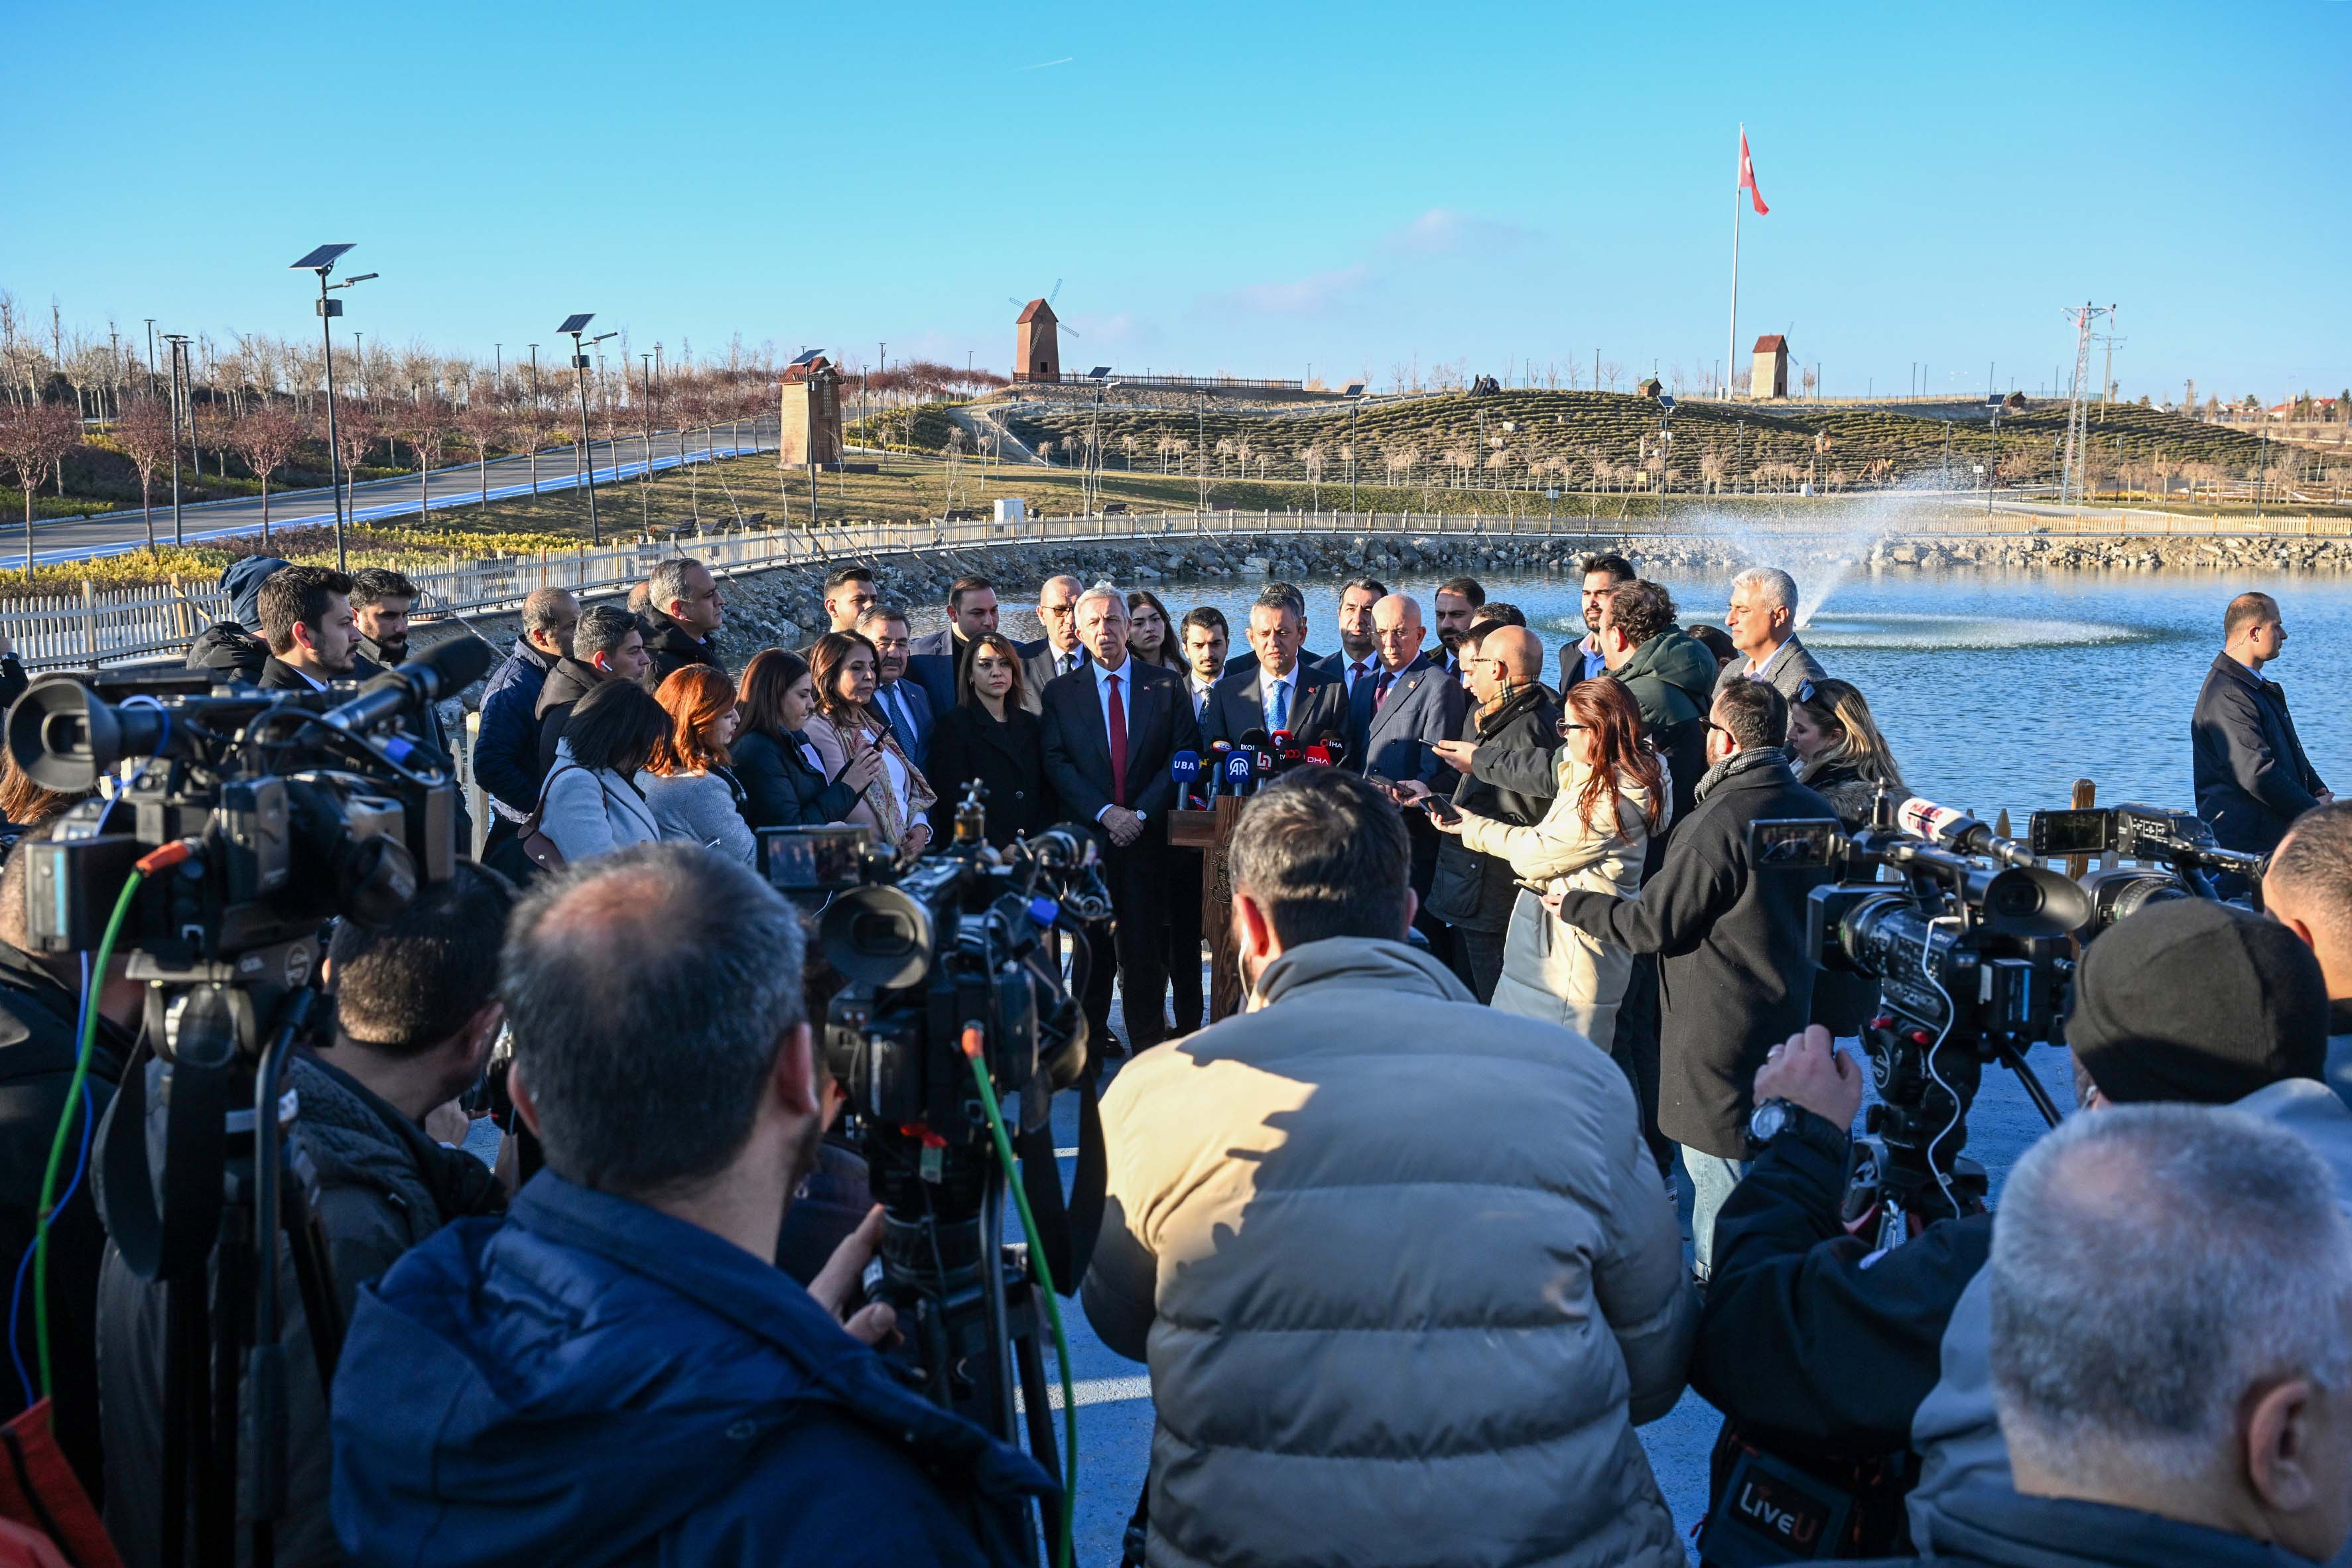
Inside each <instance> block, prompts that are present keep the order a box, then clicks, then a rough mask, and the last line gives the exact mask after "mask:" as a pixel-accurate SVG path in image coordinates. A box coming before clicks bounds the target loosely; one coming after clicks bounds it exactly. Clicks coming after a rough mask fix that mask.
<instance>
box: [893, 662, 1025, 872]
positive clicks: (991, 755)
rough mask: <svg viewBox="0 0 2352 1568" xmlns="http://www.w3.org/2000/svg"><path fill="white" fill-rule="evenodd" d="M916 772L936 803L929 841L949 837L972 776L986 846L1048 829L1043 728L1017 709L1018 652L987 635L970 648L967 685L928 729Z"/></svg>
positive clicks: (1003, 844)
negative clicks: (935, 794)
mask: <svg viewBox="0 0 2352 1568" xmlns="http://www.w3.org/2000/svg"><path fill="white" fill-rule="evenodd" d="M929 747H930V750H929V753H928V755H927V757H926V760H925V762H924V764H923V771H924V773H926V774H927V775H928V776H929V779H930V781H931V787H932V788H933V789H936V790H938V791H939V793H940V798H939V801H938V803H937V804H936V805H933V806H932V807H931V842H932V843H934V844H945V843H947V842H949V840H950V839H951V838H952V837H954V834H955V814H956V807H957V806H959V805H961V804H962V803H963V794H964V785H965V784H969V783H970V782H971V780H973V779H978V780H979V781H980V782H981V784H982V787H983V788H984V789H985V790H986V791H987V793H986V794H985V795H982V796H981V804H982V806H984V807H985V808H986V810H987V813H988V841H989V842H990V843H991V844H993V845H995V846H996V847H999V848H1003V847H1004V846H1005V845H1007V844H1010V843H1012V842H1013V838H1014V837H1016V836H1018V835H1021V834H1024V833H1028V834H1034V833H1041V832H1043V831H1045V829H1046V828H1048V827H1051V826H1053V825H1054V814H1055V800H1054V792H1053V787H1052V786H1051V785H1049V784H1046V782H1045V729H1044V727H1043V726H1041V725H1040V724H1039V723H1038V721H1037V716H1036V715H1035V714H1034V713H1032V712H1030V711H1029V710H1027V709H1026V708H1024V707H1023V706H1022V704H1021V652H1020V650H1019V649H1018V648H1016V647H1013V644H1012V642H1011V641H1010V640H1009V639H1007V638H1005V637H999V636H998V635H997V634H995V633H994V632H991V633H988V634H987V635H985V636H983V637H980V638H979V639H978V640H977V641H976V642H975V644H974V645H973V647H972V650H971V690H970V692H969V693H968V694H967V695H966V696H965V698H964V700H962V701H961V702H960V703H958V704H957V705H956V706H955V707H953V708H950V709H949V710H947V711H946V712H945V713H942V714H940V719H939V722H938V723H936V724H934V725H933V726H932V728H931V738H930V741H929Z"/></svg>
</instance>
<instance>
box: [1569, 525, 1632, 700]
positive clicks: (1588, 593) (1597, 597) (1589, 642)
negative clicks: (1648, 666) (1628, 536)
mask: <svg viewBox="0 0 2352 1568" xmlns="http://www.w3.org/2000/svg"><path fill="white" fill-rule="evenodd" d="M1638 575H1640V574H1638V573H1636V572H1635V571H1634V570H1633V563H1632V562H1630V561H1628V560H1626V559H1625V558H1624V557H1623V556H1622V555H1588V556H1586V557H1585V558H1584V590H1583V605H1582V608H1583V611H1584V636H1582V637H1580V638H1578V639H1577V640H1576V641H1574V642H1567V643H1562V644H1560V645H1559V694H1560V695H1561V696H1562V697H1566V696H1567V695H1568V694H1569V693H1570V691H1573V690H1575V689H1576V688H1578V687H1579V686H1581V685H1583V684H1584V683H1585V682H1586V681H1588V680H1590V679H1592V678H1593V677H1594V676H1596V675H1606V674H1608V673H1609V663H1608V660H1607V659H1606V658H1603V657H1602V655H1603V653H1604V652H1605V651H1606V650H1605V649H1603V647H1601V617H1602V616H1603V615H1605V614H1606V613H1607V611H1608V608H1609V594H1610V591H1611V590H1612V589H1613V588H1615V587H1616V586H1617V584H1620V583H1631V582H1632V581H1633V579H1634V578H1635V577H1636V576H1638Z"/></svg>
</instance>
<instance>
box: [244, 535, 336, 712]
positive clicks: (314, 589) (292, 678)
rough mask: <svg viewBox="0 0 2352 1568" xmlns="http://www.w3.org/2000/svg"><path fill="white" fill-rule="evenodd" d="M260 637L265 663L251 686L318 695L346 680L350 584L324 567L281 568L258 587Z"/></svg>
mask: <svg viewBox="0 0 2352 1568" xmlns="http://www.w3.org/2000/svg"><path fill="white" fill-rule="evenodd" d="M260 611H261V635H262V637H263V638H264V639H265V640H267V641H268V644H269V659H268V663H266V664H264V665H263V666H262V667H261V679H260V680H259V682H258V683H257V684H258V685H260V686H261V687H262V689H265V690H269V691H324V690H325V689H327V682H329V681H331V680H347V679H351V675H352V669H353V668H355V667H356V665H357V663H358V658H359V640H360V634H359V621H358V618H357V617H356V616H353V615H352V580H351V579H350V578H349V577H346V576H344V575H343V574H341V572H337V571H335V570H333V569H332V568H331V567H326V566H285V567H280V568H279V569H278V571H276V572H273V573H271V574H269V577H268V581H266V582H264V583H263V584H261V603H260Z"/></svg>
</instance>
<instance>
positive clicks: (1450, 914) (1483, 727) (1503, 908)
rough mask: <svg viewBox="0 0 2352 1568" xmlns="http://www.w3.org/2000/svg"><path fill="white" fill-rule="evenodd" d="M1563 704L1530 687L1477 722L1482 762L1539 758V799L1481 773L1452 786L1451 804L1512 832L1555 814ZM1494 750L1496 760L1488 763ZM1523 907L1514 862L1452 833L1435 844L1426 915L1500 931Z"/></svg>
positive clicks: (1470, 927) (1468, 775)
mask: <svg viewBox="0 0 2352 1568" xmlns="http://www.w3.org/2000/svg"><path fill="white" fill-rule="evenodd" d="M1559 739H1560V737H1559V703H1558V702H1557V701H1555V700H1553V699H1552V694H1551V693H1550V691H1549V690H1548V689H1545V688H1544V687H1542V686H1539V685H1530V686H1528V687H1527V688H1525V689H1522V690H1519V691H1516V692H1513V693H1512V694H1511V697H1510V700H1508V701H1507V702H1505V703H1504V704H1503V705H1502V707H1501V708H1499V709H1497V710H1496V711H1495V712H1494V713H1492V714H1489V715H1487V716H1486V717H1484V718H1482V719H1480V720H1479V721H1478V736H1477V740H1478V758H1479V760H1480V761H1482V762H1489V763H1491V762H1494V761H1499V760H1500V759H1501V758H1502V757H1503V756H1505V755H1507V754H1508V755H1515V756H1519V757H1523V758H1530V759H1531V758H1534V757H1541V758H1542V759H1543V763H1544V768H1543V773H1542V774H1541V782H1542V784H1543V785H1544V786H1545V787H1544V788H1543V790H1542V792H1541V793H1540V794H1538V793H1535V792H1534V791H1533V790H1527V791H1520V790H1510V789H1503V788H1499V787H1497V786H1496V785H1495V784H1491V783H1489V782H1487V780H1486V778H1484V777H1482V776H1480V774H1479V773H1464V774H1462V775H1460V778H1459V782H1457V783H1456V784H1454V805H1458V806H1460V807H1462V808H1463V809H1464V810H1465V811H1474V812H1476V813H1477V814H1478V815H1479V816H1491V817H1493V818H1495V819H1496V821H1498V822H1507V823H1508V824H1510V825H1511V826H1514V827H1526V826H1529V825H1531V824H1533V823H1538V822H1540V821H1542V820H1543V817H1544V813H1546V812H1547V811H1549V810H1550V809H1551V801H1552V795H1553V790H1554V787H1555V786H1556V779H1555V776H1554V774H1553V773H1552V769H1551V756H1552V753H1553V752H1557V751H1558V750H1559ZM1489 749H1491V750H1492V751H1493V752H1495V753H1496V756H1495V757H1494V758H1492V759H1490V758H1488V756H1487V752H1488V751H1489ZM1517 902H1518V884H1517V879H1515V878H1514V877H1513V876H1512V874H1511V863H1510V862H1509V861H1508V860H1506V859H1504V858H1502V857H1501V856H1499V855H1481V854H1479V853H1478V852H1477V851H1476V850H1475V849H1472V848H1469V847H1466V846H1465V845H1464V844H1463V842H1462V840H1460V839H1459V838H1455V837H1451V836H1447V837H1444V838H1442V839H1441V840H1440V841H1439V843H1438V846H1437V870H1436V873H1435V874H1434V875H1433V877H1432V879H1431V880H1430V884H1429V910H1430V913H1432V914H1433V915H1435V916H1436V917H1437V918H1438V919H1440V920H1442V921H1445V923H1446V924H1448V925H1454V926H1462V927H1465V928H1466V929H1468V930H1470V931H1493V932H1500V931H1505V930H1507V929H1508V928H1509V926H1510V923H1511V910H1512V908H1513V906H1515V905H1516V904H1517Z"/></svg>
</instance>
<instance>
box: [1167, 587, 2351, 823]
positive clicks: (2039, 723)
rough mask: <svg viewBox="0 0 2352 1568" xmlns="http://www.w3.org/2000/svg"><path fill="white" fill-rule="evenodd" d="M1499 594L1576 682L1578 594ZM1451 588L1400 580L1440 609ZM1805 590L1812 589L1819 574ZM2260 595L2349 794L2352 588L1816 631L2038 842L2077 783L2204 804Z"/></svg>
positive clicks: (2313, 748)
mask: <svg viewBox="0 0 2352 1568" xmlns="http://www.w3.org/2000/svg"><path fill="white" fill-rule="evenodd" d="M1482 581H1484V583H1485V584H1486V592H1487V595H1488V596H1489V597H1490V598H1494V599H1504V600H1507V601H1509V602H1510V603H1512V604H1515V605H1517V606H1518V607H1519V608H1520V609H1521V610H1522V611H1524V612H1525V613H1526V615H1527V617H1528V624H1529V625H1530V626H1532V627H1534V628H1535V629H1536V630H1537V631H1538V634H1539V635H1541V637H1543V640H1544V642H1545V645H1546V647H1547V649H1548V650H1549V651H1552V652H1553V653H1554V655H1555V657H1554V662H1553V664H1552V666H1551V668H1553V669H1555V670H1556V669H1557V668H1558V664H1557V658H1556V650H1557V648H1558V647H1559V644H1560V643H1561V642H1563V641H1565V640H1568V639H1569V638H1570V637H1573V636H1576V635H1579V634H1580V632H1581V628H1582V621H1581V619H1580V616H1579V607H1578V600H1577V589H1578V586H1579V584H1578V582H1577V580H1576V579H1574V578H1572V577H1558V578H1537V577H1504V576H1499V575H1497V576H1491V577H1485V578H1483V579H1482ZM1435 582H1436V579H1434V578H1431V579H1413V580H1410V581H1392V582H1391V584H1390V585H1391V587H1394V588H1396V589H1398V590H1399V591H1401V592H1404V593H1410V594H1413V595H1417V596H1418V597H1419V598H1420V599H1421V601H1422V605H1423V610H1424V612H1426V611H1427V610H1428V607H1429V605H1430V603H1431V592H1432V590H1433V586H1434V584H1435ZM1664 582H1665V584H1666V586H1667V587H1668V588H1669V589H1671V590H1672V591H1673V593H1674V595H1675V601H1676V603H1677V604H1678V605H1681V606H1682V619H1683V621H1684V622H1685V624H1688V623H1690V622H1693V621H1697V620H1706V621H1710V622H1713V623H1715V624H1717V625H1720V624H1721V622H1722V616H1723V605H1724V602H1725V597H1726V595H1727V590H1728V587H1729V577H1728V574H1726V575H1725V577H1724V579H1723V580H1722V581H1716V580H1713V579H1707V580H1704V581H1702V580H1698V579H1692V578H1686V577H1679V576H1669V577H1667V578H1665V579H1664ZM1301 586H1302V587H1304V588H1306V590H1307V628H1308V630H1307V646H1308V647H1311V648H1313V649H1315V650H1316V651H1317V652H1318V653H1321V652H1328V651H1330V649H1331V648H1332V647H1334V646H1335V644H1336V642H1337V636H1336V632H1335V627H1336V626H1337V622H1338V613H1339V584H1338V582H1337V581H1328V582H1318V583H1310V584H1301ZM1799 586H1800V588H1801V589H1802V588H1806V587H1808V586H1810V584H1806V583H1805V582H1804V579H1803V576H1802V574H1800V577H1799ZM2249 588H2256V589H2261V590H2263V592H2266V593H2269V594H2272V595H2275V596H2276V597H2277V598H2278V600H2279V602H2280V605H2282V607H2283V609H2284V619H2285V621H2286V626H2287V630H2288V634H2289V641H2288V645H2287V649H2286V655H2285V657H2284V658H2282V659H2280V660H2279V661H2278V662H2277V663H2276V664H2274V665H2273V666H2271V667H2270V668H2268V669H2266V670H2265V671H2264V672H2263V673H2264V674H2265V675H2266V676H2269V677H2271V678H2273V679H2276V680H2278V681H2279V682H2280V684H2281V685H2282V686H2284V688H2285V689H2286V693H2287V700H2288V702H2289V704H2290V706H2291V707H2292V708H2293V710H2294V715H2295V723H2296V726H2297V728H2298V729H2299V730H2300V731H2301V732H2302V735H2303V740H2304V744H2305V748H2306V749H2307V750H2308V751H2309V752H2310V753H2311V758H2312V762H2313V764H2314V765H2315V766H2316V767H2317V768H2318V770H2319V772H2320V773H2321V775H2322V776H2323V777H2325V778H2327V779H2328V780H2330V781H2331V782H2333V783H2336V784H2341V783H2342V782H2343V781H2344V780H2346V779H2352V685H2347V684H2345V683H2342V682H2339V681H2338V680H2336V676H2335V672H2336V668H2337V666H2338V664H2339V663H2340V658H2341V655H2340V651H2339V650H2342V649H2344V648H2346V647H2352V584H2347V583H2344V582H2341V581H2337V580H2334V579H2326V578H2301V577H2273V578H2260V577H2253V576H2248V577H2244V578H2239V577H2209V576H2202V575H2198V576H2168V577H2151V576H2148V575H2147V574H2101V573H2082V574H2056V573H2051V574H2040V573H2034V574H2023V573H2021V574H2015V575H2002V574H1973V575H1959V576H1949V577H1944V576H1910V575H1906V576H1901V577H1895V576H1887V577H1880V578H1867V577H1864V578H1853V579H1848V580H1847V581H1846V582H1844V583H1843V584H1840V585H1838V586H1837V589H1836V594H1835V600H1834V602H1833V603H1832V604H1829V605H1825V606H1824V607H1823V609H1822V613H1821V615H1820V616H1818V617H1816V618H1815V619H1814V620H1813V621H1812V623H1811V625H1809V626H1806V628H1805V630H1804V633H1803V636H1804V639H1805V642H1806V645H1807V646H1808V647H1811V648H1812V649H1813V650H1814V651H1815V653H1816V655H1817V657H1819V658H1821V660H1822V663H1823V664H1824V665H1825V666H1827V667H1828V668H1829V671H1830V673H1831V674H1832V675H1836V676H1839V677H1841V678H1843V679H1848V680H1851V681H1853V683H1854V684H1855V685H1857V686H1859V687H1861V688H1862V689H1863V692H1864V695H1865V696H1866V697H1868V699H1869V700H1870V704H1871V708H1872V710H1873V711H1874V713H1875V714H1876V716H1877V718H1878V721H1879V724H1880V727H1881V728H1882V729H1884V730H1885V731H1886V734H1887V737H1888V739H1889V740H1890V742H1892V743H1893V745H1894V747H1895V755H1896V758H1897V760H1898V761H1899V762H1900V763H1901V764H1902V767H1903V771H1904V774H1905V777H1906V782H1907V783H1908V784H1910V785H1911V787H1912V788H1914V789H1916V790H1917V791H1918V792H1919V793H1921V794H1923V795H1927V796H1928V797H1929V798H1930V799H1933V800H1936V801H1938V802H1940V803H1941V804H1944V805H1955V806H1960V807H1963V808H1967V809H1970V810H1974V811H1976V812H1978V813H1979V814H1980V815H1982V816H1985V817H1986V818H1987V819H1988V820H1990V817H1991V815H1992V814H1993V813H1995V812H1997V811H2000V810H2002V809H2007V810H2009V811H2011V813H2013V814H2015V815H2016V817H2017V821H2016V826H2018V827H2019V829H2020V830H2022V828H2023V813H2025V812H2026V811H2029V810H2032V809H2035V808H2039V807H2048V806H2059V805H2065V804H2066V802H2067V796H2068V791H2069V789H2070V788H2071V786H2072V785H2073V783H2074V780H2075V779H2077V778H2088V779H2091V780H2093V781H2095V783H2096V784H2097V785H2098V787H2099V799H2100V800H2101V801H2102V802H2105V803H2107V804H2114V803H2116V802H2120V801H2129V800H2139V801H2146V802H2147V803H2148V804H2150V805H2171V806H2177V807H2179V808H2182V809H2187V808H2189V807H2190V806H2191V805H2193V804H2194V803H2193V801H2192V799H2191V797H2190V795H2189V712H2190V710H2192V709H2193V708H2194V707H2195V705H2196V701H2197V689H2198V687H2199V686H2200V684H2201V683H2202V682H2203V680H2204V679H2205V672H2206V669H2207V668H2208V667H2209V666H2210V665H2211V663H2212V661H2213V657H2214V655H2215V654H2217V653H2219V652H2220V651H2221V611H2222V607H2223V606H2224V605H2227V604H2228V603H2229V600H2230V597H2231V595H2233V594H2237V593H2240V592H2242V591H2244V590H2246V589H2249ZM1160 594H1161V597H1163V598H1164V599H1166V600H1167V601H1168V606H1169V609H1170V610H1171V612H1172V613H1174V614H1176V615H1179V616H1181V614H1182V613H1183V611H1184V610H1185V609H1188V608H1190V607H1191V606H1192V605H1196V604H1211V605H1216V606H1217V607H1219V608H1220V609H1222V610H1223V611H1224V612H1225V614H1226V616H1228V617H1229V618H1232V619H1233V623H1234V626H1236V627H1240V626H1245V625H1246V624H1247V619H1246V615H1245V609H1246V606H1247V605H1248V603H1249V600H1250V598H1251V597H1252V596H1253V595H1254V594H1255V584H1251V585H1250V586H1248V587H1247V588H1244V587H1239V586H1236V585H1234V584H1214V585H1213V586H1204V587H1202V588H1201V589H1199V590H1197V591H1193V590H1188V589H1187V588H1184V587H1182V586H1177V585H1168V586H1165V587H1162V589H1161V590H1160ZM1238 642H1239V638H1238V637H1237V638H1236V643H1237V644H1238Z"/></svg>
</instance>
